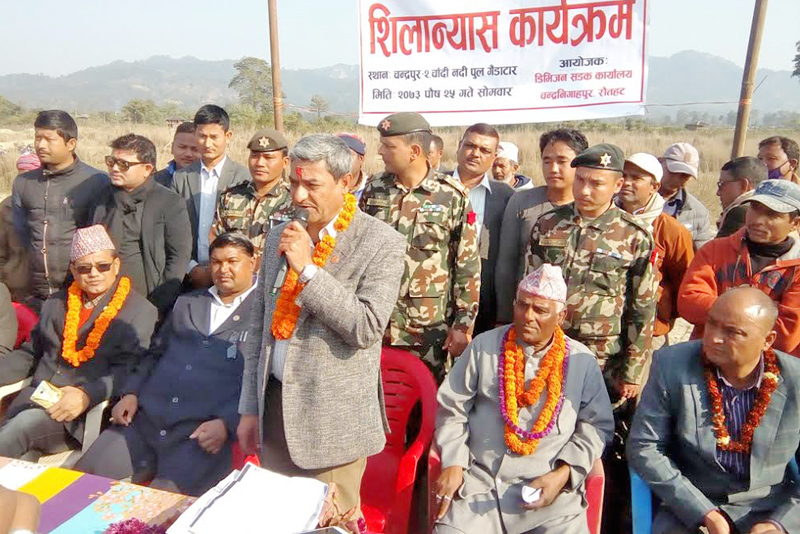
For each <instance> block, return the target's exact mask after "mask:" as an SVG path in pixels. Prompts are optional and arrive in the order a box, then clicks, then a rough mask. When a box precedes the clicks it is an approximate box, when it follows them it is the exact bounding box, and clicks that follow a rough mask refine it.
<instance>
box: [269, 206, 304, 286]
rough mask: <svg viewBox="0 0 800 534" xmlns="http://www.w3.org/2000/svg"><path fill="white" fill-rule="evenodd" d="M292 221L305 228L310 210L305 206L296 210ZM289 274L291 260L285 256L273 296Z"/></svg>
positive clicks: (276, 279) (276, 277)
mask: <svg viewBox="0 0 800 534" xmlns="http://www.w3.org/2000/svg"><path fill="white" fill-rule="evenodd" d="M292 222H298V223H300V225H301V226H302V227H303V228H308V210H307V209H305V208H299V209H297V210H295V212H294V217H293V218H292ZM287 274H289V262H288V261H287V260H286V258H285V257H284V258H283V264H282V265H281V268H280V270H279V271H278V274H277V275H276V276H275V283H274V284H272V295H273V296H274V295H277V294H278V291H280V290H281V288H282V287H283V283H284V282H285V281H286V275H287Z"/></svg>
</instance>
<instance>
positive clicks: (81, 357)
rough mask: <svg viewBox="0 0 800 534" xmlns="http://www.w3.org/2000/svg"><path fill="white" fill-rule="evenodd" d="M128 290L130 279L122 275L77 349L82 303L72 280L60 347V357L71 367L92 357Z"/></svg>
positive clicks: (76, 285) (79, 291) (68, 291)
mask: <svg viewBox="0 0 800 534" xmlns="http://www.w3.org/2000/svg"><path fill="white" fill-rule="evenodd" d="M130 292H131V281H130V279H128V278H126V277H124V276H123V277H122V278H120V280H119V284H117V290H116V291H115V292H114V296H112V297H111V300H110V301H109V303H108V304H107V305H106V307H105V308H104V309H103V311H102V313H101V314H100V316H99V317H98V318H97V319H95V321H94V327H93V328H92V331H91V332H89V335H88V336H87V337H86V345H85V346H84V347H83V348H82V349H81V350H77V345H78V324H79V323H80V313H81V307H82V306H83V303H82V302H81V290H80V288H79V287H78V284H77V282H72V285H70V286H69V289H68V290H67V314H66V317H65V319H64V341H63V345H62V347H61V357H62V358H64V360H65V361H67V362H69V363H70V364H71V365H72V366H73V367H79V366H80V365H81V364H82V363H84V362H88V361H89V360H91V359H92V358H94V354H95V351H96V350H97V347H99V346H100V340H101V339H102V338H103V335H104V334H105V333H106V330H108V326H109V325H110V324H111V321H113V320H114V319H115V318H116V317H117V314H118V313H119V310H120V309H122V305H123V304H125V299H127V298H128V294H129V293H130Z"/></svg>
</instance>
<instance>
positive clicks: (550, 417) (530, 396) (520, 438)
mask: <svg viewBox="0 0 800 534" xmlns="http://www.w3.org/2000/svg"><path fill="white" fill-rule="evenodd" d="M568 362H569V341H568V340H567V338H566V336H564V331H563V330H561V328H560V327H556V331H555V334H554V338H553V345H552V346H551V347H550V350H548V351H547V354H545V355H544V357H543V358H542V361H541V362H540V363H539V369H538V370H537V371H536V376H535V377H534V378H533V380H531V385H530V388H529V389H528V390H527V391H526V390H525V354H524V353H523V351H522V348H521V347H520V346H519V345H517V343H516V331H515V329H514V327H513V326H512V327H511V328H509V329H508V331H507V332H506V335H505V337H504V338H503V346H502V352H501V354H500V358H499V362H498V370H497V374H498V379H499V396H500V415H501V416H502V417H503V421H504V422H505V431H504V434H505V442H506V445H508V447H509V449H511V450H512V451H514V452H515V453H517V454H521V455H529V454H533V453H534V451H536V448H537V447H538V446H539V440H541V439H542V438H543V437H545V436H547V435H548V434H550V432H551V431H552V430H553V426H554V425H555V422H556V420H557V419H558V416H559V414H560V413H561V407H562V406H563V404H564V395H563V391H564V386H565V382H566V377H567V368H568ZM545 387H547V399H546V401H545V404H544V406H543V407H542V411H541V413H540V414H539V417H538V418H537V420H536V422H535V423H534V425H533V428H532V429H531V432H527V431H525V430H523V429H522V428H520V427H519V411H518V410H519V408H520V407H524V406H533V405H535V404H536V403H537V402H538V400H539V398H540V397H541V395H542V393H543V392H544V389H545Z"/></svg>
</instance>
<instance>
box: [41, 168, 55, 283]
mask: <svg viewBox="0 0 800 534" xmlns="http://www.w3.org/2000/svg"><path fill="white" fill-rule="evenodd" d="M49 192H50V179H48V180H47V181H46V182H45V185H44V230H43V231H42V259H43V260H44V280H45V282H47V293H48V294H49V295H52V294H53V289H52V288H51V287H50V269H49V268H48V266H47V229H48V223H49V222H50V219H49V214H48V211H49V210H48V203H47V197H48V194H49Z"/></svg>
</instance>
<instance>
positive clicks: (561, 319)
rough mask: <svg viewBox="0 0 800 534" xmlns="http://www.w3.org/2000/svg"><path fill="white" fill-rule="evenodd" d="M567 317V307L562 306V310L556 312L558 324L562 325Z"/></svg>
mask: <svg viewBox="0 0 800 534" xmlns="http://www.w3.org/2000/svg"><path fill="white" fill-rule="evenodd" d="M566 317H567V305H566V304H564V309H563V310H561V311H560V312H558V324H564V319H565V318H566Z"/></svg>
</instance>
